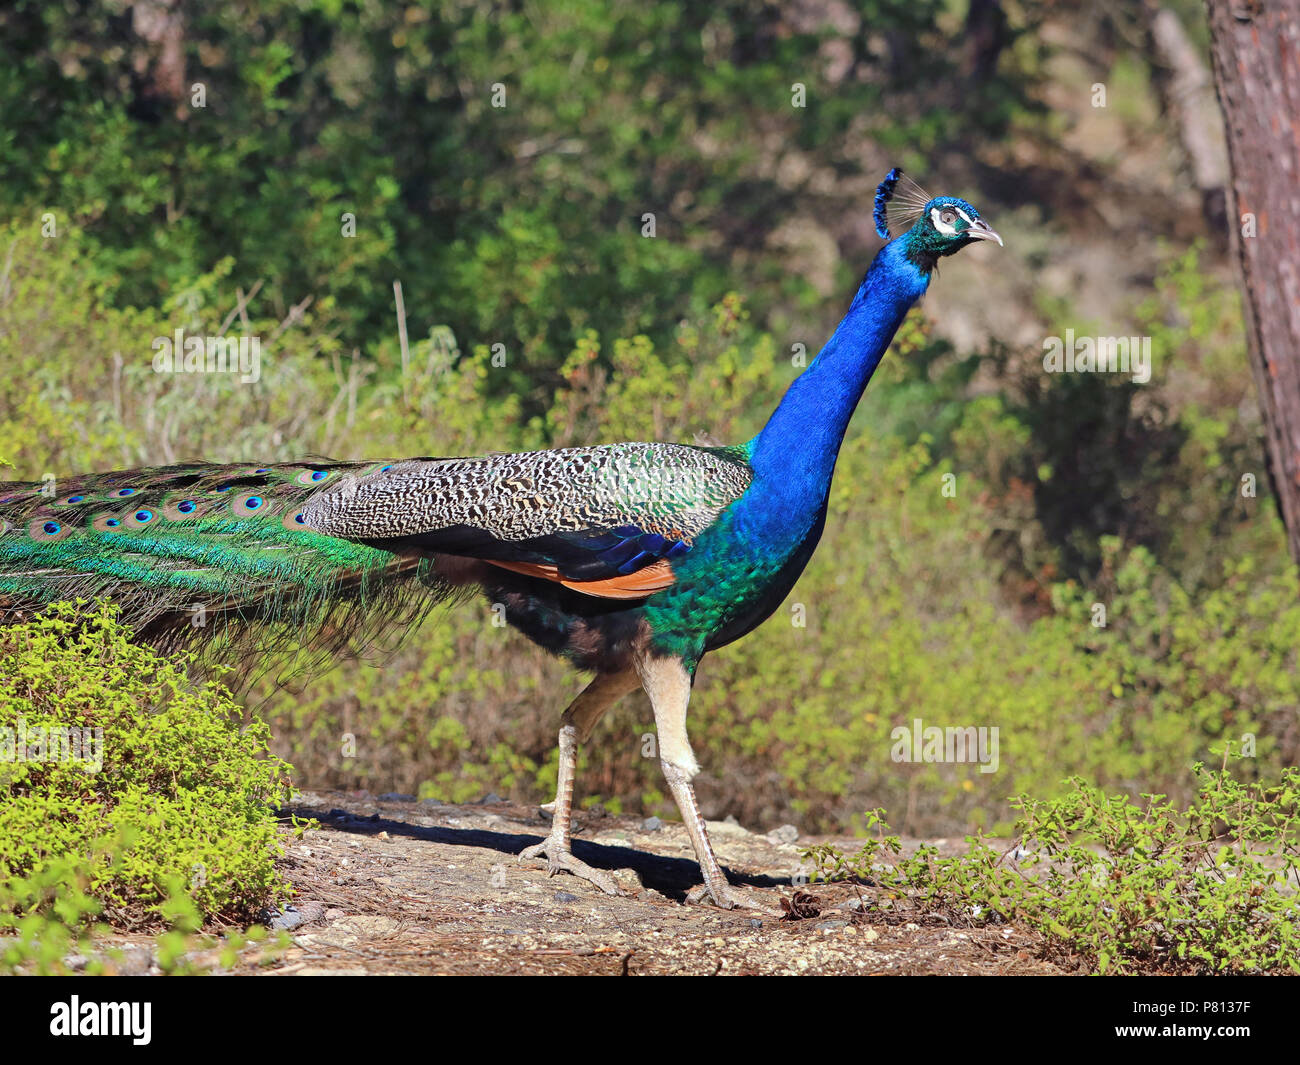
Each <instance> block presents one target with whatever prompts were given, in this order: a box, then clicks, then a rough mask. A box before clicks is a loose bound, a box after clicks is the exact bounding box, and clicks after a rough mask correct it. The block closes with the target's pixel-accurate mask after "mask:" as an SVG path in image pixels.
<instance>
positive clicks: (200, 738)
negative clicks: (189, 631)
mask: <svg viewBox="0 0 1300 1065" xmlns="http://www.w3.org/2000/svg"><path fill="white" fill-rule="evenodd" d="M79 605H80V607H81V608H82V611H83V612H81V613H78V611H77V609H76V605H74V604H62V605H60V606H58V607H55V608H53V609H51V610H50V611H49V612H47V613H46V614H45V615H43V616H41V617H39V618H36V619H33V620H32V621H30V622H28V623H25V624H22V625H16V626H12V627H8V628H5V629H3V630H0V730H3V731H0V746H2V748H3V749H2V750H0V753H3V754H4V755H5V758H4V759H3V760H2V761H0V796H2V797H3V801H0V928H4V929H6V930H14V931H16V932H17V933H18V936H19V944H20V945H19V946H18V947H14V948H13V949H14V950H15V951H19V952H20V953H21V951H22V949H23V948H22V947H21V943H22V942H23V941H28V942H30V941H33V940H36V941H39V942H40V943H41V944H42V946H41V953H40V954H39V956H38V957H37V958H36V960H37V961H38V962H39V963H40V964H42V965H44V964H47V963H48V962H49V957H47V954H48V951H47V950H46V946H45V944H46V943H47V942H50V941H52V940H50V939H49V933H50V930H51V929H52V928H53V927H54V924H53V923H43V922H46V921H47V919H50V920H52V921H53V922H55V923H57V924H61V925H66V926H67V932H66V933H61V934H60V943H61V946H60V949H61V948H62V946H63V945H66V941H67V937H70V936H74V935H76V934H78V932H79V931H80V930H81V929H83V928H85V927H86V926H87V925H88V923H89V922H90V921H91V919H92V918H94V917H96V916H98V917H100V918H102V919H103V920H105V921H107V922H108V923H110V924H111V925H112V926H114V927H116V928H128V929H135V928H151V927H157V926H159V925H162V924H165V925H167V926H170V927H172V928H173V929H174V930H175V931H177V932H178V933H188V932H193V931H195V930H196V929H197V928H198V927H199V925H200V924H201V923H203V922H205V921H208V920H211V919H217V918H219V919H223V920H247V919H248V918H250V917H252V916H253V915H255V914H256V913H258V912H260V911H261V910H263V909H265V908H266V907H267V906H268V905H270V904H272V903H274V902H275V901H277V900H279V899H281V898H283V897H285V895H286V892H287V887H286V885H285V884H284V882H283V881H282V880H281V878H280V876H279V874H278V873H277V871H276V869H275V865H274V860H275V857H276V856H277V855H278V854H279V853H280V845H279V843H278V840H277V821H276V817H275V813H274V810H275V808H276V805H277V804H278V803H280V802H282V801H284V799H285V798H287V795H288V783H287V772H288V768H289V767H288V766H287V765H286V764H285V763H283V762H281V761H280V760H279V759H277V758H274V757H270V756H269V755H268V744H269V739H270V736H269V731H268V729H267V727H266V725H265V724H263V723H262V722H260V721H257V720H252V721H249V722H246V723H245V722H242V720H241V719H242V717H243V711H242V709H241V708H240V707H239V706H238V705H237V704H236V703H234V702H233V701H232V700H231V698H230V696H229V694H228V693H227V692H226V690H225V689H224V688H223V687H222V686H221V685H220V684H219V683H218V682H216V681H205V682H202V683H197V684H196V683H195V681H194V680H193V679H192V678H191V677H190V676H189V675H188V673H187V669H188V666H189V662H188V661H187V660H185V659H169V658H163V657H160V656H159V655H157V654H155V653H154V652H152V651H150V650H148V649H146V648H142V647H139V646H137V645H135V644H132V643H131V642H129V633H127V632H126V631H125V630H124V629H122V628H121V627H120V626H119V625H118V623H117V621H116V620H115V618H114V616H113V613H112V611H111V609H109V608H108V607H104V608H101V609H100V610H98V611H95V610H90V609H88V605H87V604H84V603H83V604H79ZM51 730H57V731H51ZM65 730H73V731H72V734H71V735H72V738H71V739H68V738H67V736H68V733H67V732H66V731H65ZM56 885H57V888H56ZM64 888H66V890H64ZM33 929H41V930H43V931H42V932H41V934H40V935H36V936H33V935H32V934H31V933H32V930H33ZM53 949H54V948H49V950H53ZM10 960H11V961H13V960H15V959H14V958H12V957H11V958H10Z"/></svg>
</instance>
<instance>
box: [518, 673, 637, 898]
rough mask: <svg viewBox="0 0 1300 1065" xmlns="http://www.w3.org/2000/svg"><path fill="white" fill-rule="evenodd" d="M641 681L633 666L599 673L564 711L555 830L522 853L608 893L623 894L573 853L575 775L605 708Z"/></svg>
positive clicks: (553, 805) (610, 879) (611, 880)
mask: <svg viewBox="0 0 1300 1065" xmlns="http://www.w3.org/2000/svg"><path fill="white" fill-rule="evenodd" d="M638 683H639V681H638V678H637V675H636V673H635V672H633V671H631V670H628V671H627V672H626V673H601V674H598V675H597V676H596V678H595V679H594V680H593V681H592V682H591V683H590V684H588V685H587V686H586V687H585V688H584V689H583V690H582V692H581V694H580V695H579V696H578V697H577V698H576V699H574V700H573V702H572V703H571V704H570V705H569V708H568V709H567V710H565V711H564V716H563V717H561V718H560V767H559V768H560V772H559V780H558V781H557V782H556V788H555V802H553V803H551V804H550V806H551V810H552V813H551V831H550V834H549V835H548V836H547V837H546V838H545V839H544V840H542V842H541V843H536V844H534V845H533V846H531V847H526V848H524V850H523V851H521V852H520V854H519V860H520V861H527V860H530V859H532V858H539V857H541V856H542V855H546V867H547V870H548V871H549V872H550V874H551V876H554V875H555V874H556V873H558V872H560V870H564V871H566V872H569V873H572V874H573V875H574V876H576V877H580V878H581V879H583V880H587V881H590V882H591V883H593V884H595V885H596V886H597V887H598V888H600V890H601V891H603V892H605V894H607V895H617V894H619V890H618V885H617V884H615V883H614V878H613V877H612V876H610V875H609V874H608V873H605V872H602V871H601V870H599V869H593V868H591V866H589V865H587V864H586V863H585V862H581V861H579V860H578V859H577V858H575V857H574V856H573V851H572V849H571V840H572V826H573V777H574V774H575V772H576V771H577V768H578V745H579V744H580V743H586V742H587V740H588V739H589V738H590V736H591V732H592V729H594V728H595V727H596V723H597V722H598V721H600V719H601V718H602V717H604V715H605V711H606V710H608V709H609V708H610V707H611V706H613V705H614V704H615V703H616V702H618V701H619V699H621V698H622V697H623V696H624V695H626V694H627V693H628V692H630V691H633V690H635V689H636V687H637V685H638Z"/></svg>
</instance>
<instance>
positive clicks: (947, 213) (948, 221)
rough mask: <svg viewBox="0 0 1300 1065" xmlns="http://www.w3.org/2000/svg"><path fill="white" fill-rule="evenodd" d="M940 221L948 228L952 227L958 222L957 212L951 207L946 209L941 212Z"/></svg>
mask: <svg viewBox="0 0 1300 1065" xmlns="http://www.w3.org/2000/svg"><path fill="white" fill-rule="evenodd" d="M939 221H941V222H942V223H943V224H944V225H946V226H950V225H952V224H953V223H954V222H956V221H957V212H956V211H954V210H953V209H952V208H951V207H948V208H945V209H944V210H942V211H940V212H939Z"/></svg>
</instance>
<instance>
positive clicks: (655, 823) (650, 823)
mask: <svg viewBox="0 0 1300 1065" xmlns="http://www.w3.org/2000/svg"><path fill="white" fill-rule="evenodd" d="M663 827H664V823H663V822H662V821H660V820H659V818H657V817H647V818H646V819H645V820H644V821H642V822H641V829H642V831H644V832H658V831H659V830H660V829H661V828H663Z"/></svg>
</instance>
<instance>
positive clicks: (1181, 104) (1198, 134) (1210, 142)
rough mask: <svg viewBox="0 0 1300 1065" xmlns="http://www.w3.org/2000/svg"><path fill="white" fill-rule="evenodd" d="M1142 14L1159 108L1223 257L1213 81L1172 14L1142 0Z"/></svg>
mask: <svg viewBox="0 0 1300 1065" xmlns="http://www.w3.org/2000/svg"><path fill="white" fill-rule="evenodd" d="M1143 12H1144V14H1145V16H1146V35H1147V43H1148V45H1149V46H1150V48H1151V54H1152V63H1151V71H1152V75H1153V77H1152V80H1153V81H1154V83H1155V88H1156V92H1157V93H1158V94H1159V96H1160V106H1161V108H1162V109H1163V110H1164V112H1165V114H1166V115H1168V116H1169V119H1170V121H1171V122H1173V123H1174V128H1175V129H1176V130H1177V131H1178V142H1179V143H1180V144H1181V145H1182V146H1183V154H1184V155H1186V156H1187V162H1188V167H1189V169H1190V171H1191V178H1192V184H1194V185H1195V186H1196V191H1197V192H1199V193H1200V194H1201V213H1202V214H1203V215H1204V216H1205V224H1206V226H1207V227H1208V228H1209V230H1210V233H1211V238H1212V239H1213V241H1214V244H1215V247H1216V249H1217V250H1218V251H1219V252H1220V253H1222V252H1223V251H1225V250H1226V249H1227V247H1228V207H1227V199H1226V186H1227V183H1228V174H1227V171H1228V161H1227V158H1226V154H1225V152H1224V148H1223V130H1222V126H1221V125H1220V122H1219V109H1218V105H1217V104H1215V102H1214V79H1213V78H1212V77H1210V72H1209V70H1208V69H1206V65H1205V60H1204V59H1203V58H1202V56H1201V50H1200V49H1199V48H1197V47H1196V45H1195V44H1193V43H1192V39H1191V38H1190V37H1189V36H1188V35H1187V30H1186V29H1185V28H1184V27H1183V23H1182V20H1181V19H1179V17H1178V16H1177V15H1176V14H1175V13H1174V12H1173V10H1172V9H1170V8H1168V7H1165V6H1164V5H1163V3H1162V2H1161V0H1146V4H1145V5H1144V7H1143Z"/></svg>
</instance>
